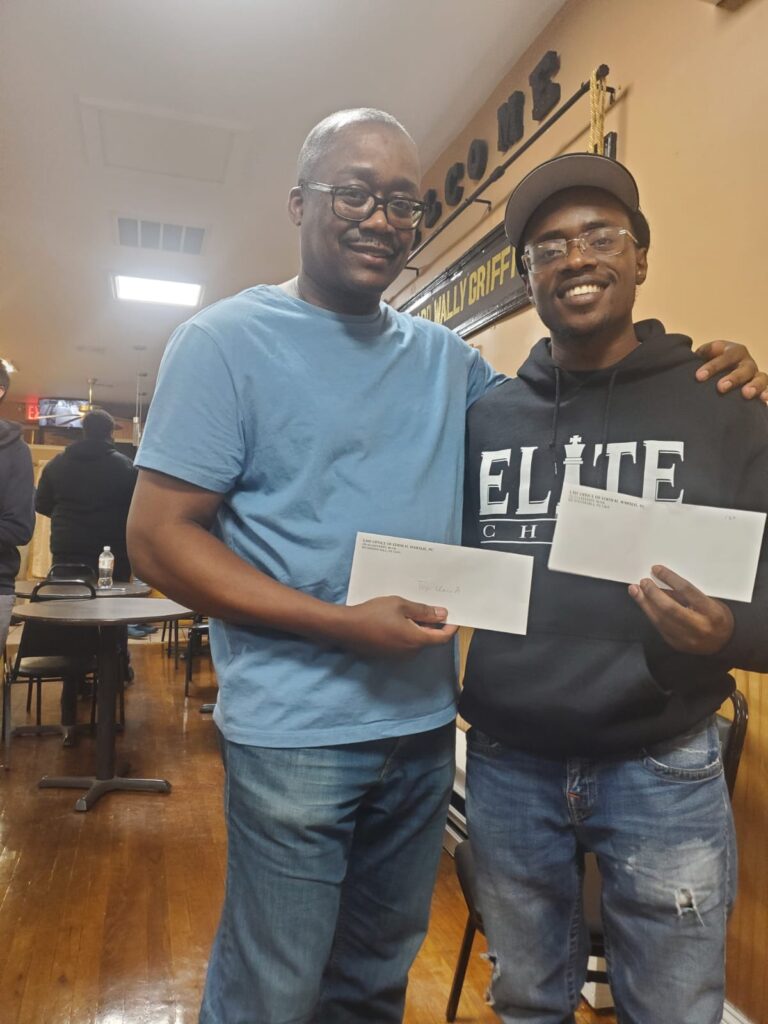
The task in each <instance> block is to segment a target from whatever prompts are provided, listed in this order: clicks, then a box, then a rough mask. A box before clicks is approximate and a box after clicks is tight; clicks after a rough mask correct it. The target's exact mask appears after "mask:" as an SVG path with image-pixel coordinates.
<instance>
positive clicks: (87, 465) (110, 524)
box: [35, 409, 146, 747]
mask: <svg viewBox="0 0 768 1024" xmlns="http://www.w3.org/2000/svg"><path fill="white" fill-rule="evenodd" d="M114 428H115V421H114V420H113V419H112V417H111V416H110V415H109V413H108V412H105V411H104V410H103V409H94V410H93V411H92V412H89V413H88V414H87V415H86V416H85V417H84V418H83V433H84V435H85V437H84V439H83V440H82V441H76V442H75V443H74V444H71V445H70V446H69V447H68V448H67V449H66V450H65V451H63V452H62V453H61V455H57V456H56V457H55V458H54V459H52V460H51V461H50V462H49V463H48V464H47V465H46V466H45V467H44V468H43V472H42V474H41V476H40V482H39V484H38V488H37V497H36V500H35V507H36V509H37V511H38V512H40V513H41V515H44V516H50V518H51V554H52V556H53V561H54V564H56V563H78V564H82V565H87V566H88V567H89V568H90V569H91V570H92V571H93V573H94V574H95V575H97V576H98V568H99V555H100V554H101V551H102V549H103V548H104V547H105V546H107V545H108V546H109V547H110V548H111V550H112V554H113V555H114V556H115V567H114V572H113V578H114V579H115V580H130V578H131V564H130V562H129V560H128V552H127V549H126V541H125V526H126V521H127V519H128V509H129V508H130V504H131V498H132V497H133V488H134V486H135V484H136V470H135V469H134V468H133V463H132V462H131V460H130V459H129V458H127V457H126V456H125V455H122V454H121V453H120V452H118V451H117V450H116V448H115V446H114V445H113V443H112V434H113V432H114ZM136 635H137V636H146V631H145V630H141V631H138V632H137V633H136ZM126 654H127V649H126ZM81 686H82V680H80V679H78V678H77V677H70V678H65V679H64V684H63V686H62V691H61V725H62V730H63V734H64V746H67V747H71V746H74V744H75V743H76V740H77V732H76V727H75V723H76V718H77V694H78V689H80V688H81Z"/></svg>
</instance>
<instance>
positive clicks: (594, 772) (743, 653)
mask: <svg viewBox="0 0 768 1024" xmlns="http://www.w3.org/2000/svg"><path fill="white" fill-rule="evenodd" d="M505 224H506V228H507V233H508V235H509V238H510V241H511V242H512V244H513V245H514V246H515V248H516V254H517V259H518V261H519V262H518V265H519V267H520V269H521V273H522V274H523V276H524V278H525V281H526V285H527V288H528V292H529V295H530V296H531V298H532V300H533V302H534V304H535V306H536V309H537V311H538V313H539V315H540V317H541V319H542V320H543V321H544V323H545V325H546V326H547V327H548V328H549V330H550V336H549V338H545V339H543V340H542V341H540V342H539V343H538V344H537V345H536V346H535V347H534V348H533V350H532V352H531V354H530V356H529V358H528V360H527V361H526V363H525V364H524V365H523V367H522V368H521V370H520V372H519V375H518V377H517V378H516V379H514V380H510V381H506V382H504V383H503V384H501V385H500V386H499V387H497V388H495V389H494V390H493V391H491V392H489V393H488V394H487V395H485V396H484V397H483V398H481V399H480V400H479V401H478V402H477V403H476V404H475V405H474V406H473V407H472V409H471V410H470V412H469V417H468V451H467V486H466V493H465V541H466V542H467V543H470V544H474V545H477V546H484V547H490V548H491V549H496V550H499V551H511V552H518V553H524V554H527V555H532V556H533V557H534V559H535V563H534V573H533V584H532V591H531V604H530V616H529V624H528V633H527V635H526V636H511V635H508V634H502V633H493V632H487V631H486V632H483V631H478V632H476V633H475V635H474V637H473V639H472V643H471V647H470V651H469V656H468V662H467V668H466V674H465V680H464V691H463V695H462V698H461V703H460V713H461V714H462V715H463V716H464V717H465V718H466V719H467V720H468V721H469V722H470V723H471V726H472V728H471V730H470V733H469V739H468V750H469V755H468V769H467V771H468V796H467V816H468V822H469V831H470V836H471V839H472V845H473V850H474V854H475V860H476V864H477V869H478V887H479V904H480V910H481V913H482V916H483V921H484V923H485V927H486V930H487V934H488V939H489V949H490V952H491V960H492V961H493V962H494V965H495V969H494V974H493V981H492V993H493V1000H494V1006H495V1009H496V1011H497V1013H498V1014H499V1015H500V1017H501V1019H502V1020H503V1021H504V1022H506V1024H512V1022H518V1021H520V1022H521V1021H526V1022H535V1024H565V1022H573V1020H574V1016H573V1013H574V1009H575V1007H576V1004H577V1002H578V999H579V992H580V990H581V987H582V985H583V982H584V977H585V970H586V961H587V948H588V944H587V936H586V934H585V926H584V924H583V922H582V920H581V881H582V872H583V854H584V852H585V851H592V852H594V853H596V854H597V858H598V863H599V866H600V871H601V874H602V877H603V920H604V927H605V935H606V945H607V949H608V952H609V955H608V965H609V974H610V979H611V986H612V989H613V994H614V999H615V1001H616V1006H617V1012H618V1018H619V1020H620V1021H622V1022H630V1021H631V1022H633V1024H660V1022H662V1021H663V1022H669V1024H719V1022H720V1021H721V1019H722V1012H723V998H724V944H725V927H726V920H727V915H728V911H729V909H730V907H731V904H732V900H733V896H734V891H735V874H736V855H735V847H734V833H733V823H732V818H731V810H730V803H729V800H728V794H727V790H726V786H725V782H724V779H723V771H722V764H721V760H720V750H719V743H718V735H717V729H716V726H715V724H714V714H715V712H716V710H717V708H718V707H719V706H720V704H721V703H722V701H723V700H724V699H725V698H726V697H727V696H728V694H729V693H730V692H731V691H732V689H733V686H734V684H733V680H732V679H731V677H730V676H729V674H728V670H729V669H730V668H732V667H734V666H738V667H741V668H746V669H752V670H755V671H765V670H766V669H767V668H768V639H767V637H768V635H767V634H766V631H765V627H764V623H765V612H766V595H767V593H768V564H766V563H767V558H766V550H765V545H764V546H763V551H762V553H761V559H760V564H759V568H758V575H757V583H756V588H755V593H754V597H753V601H752V603H751V604H740V603H738V602H725V601H720V600H715V599H713V598H711V597H707V596H706V595H705V594H703V593H702V592H701V591H699V590H697V589H696V588H695V587H694V586H693V585H692V584H691V583H690V582H688V581H687V580H685V579H683V578H681V577H680V576H678V575H677V574H676V573H675V572H674V571H673V570H674V566H668V567H662V566H650V565H649V566H648V574H649V576H648V578H647V579H643V580H640V581H638V583H637V584H633V585H631V586H630V587H629V588H627V587H626V586H625V585H624V584H620V583H614V582H608V581H606V580H601V579H594V578H589V577H585V576H575V575H571V574H565V573H560V572H554V571H550V570H549V569H548V568H547V559H548V556H549V547H550V545H551V543H552V536H553V532H554V529H555V524H556V519H557V507H558V502H559V500H560V494H561V490H562V487H563V484H564V483H575V484H581V485H584V486H589V487H596V488H603V489H605V490H608V491H614V492H621V493H625V494H631V495H635V496H639V497H645V498H650V499H653V500H656V501H669V502H680V501H684V502H686V503H692V504H699V505H711V506H719V507H725V508H740V509H749V510H753V511H765V510H766V509H768V415H767V414H766V410H765V409H764V408H763V407H759V406H756V405H750V404H747V403H744V402H742V401H741V400H739V399H738V398H737V397H732V398H730V399H728V400H724V401H717V400H716V399H715V391H714V384H713V383H712V382H710V383H708V384H705V385H704V386H701V385H697V384H695V383H693V384H692V386H691V383H690V382H691V380H692V374H691V369H692V367H693V366H694V364H695V356H694V355H693V354H692V352H691V347H690V346H691V343H690V340H689V339H688V338H685V337H682V336H678V335H670V334H667V333H666V331H665V330H664V327H663V326H662V324H660V323H659V322H658V321H656V320H647V321H643V322H640V323H634V322H633V319H632V308H633V304H634V299H635V290H636V288H637V286H638V285H640V284H642V283H643V281H644V280H645V276H646V272H647V253H648V247H649V244H650V229H649V227H648V223H647V221H646V220H645V217H644V216H643V214H642V213H641V212H640V209H639V198H638V193H637V186H636V184H635V181H634V179H633V177H632V176H631V174H630V173H629V171H627V170H626V168H624V167H622V166H621V165H620V164H618V163H617V162H616V161H614V160H608V159H607V158H605V157H599V156H594V155H590V154H568V155H566V156H563V157H558V158H555V159H554V160H551V161H548V162H547V163H546V164H543V165H541V166H540V167H538V168H536V169H535V170H534V171H532V172H531V173H530V174H529V175H528V176H527V177H526V178H525V179H523V181H522V182H521V183H520V184H519V185H518V187H517V189H516V190H515V191H514V192H513V194H512V196H511V198H510V200H509V205H508V207H507V213H506V220H505ZM627 543H628V544H631V543H632V538H631V537H628V538H627ZM708 557H711V555H710V553H708V552H707V551H703V552H702V558H703V559H706V558H708ZM651 572H653V575H654V576H655V577H656V578H657V579H658V580H659V581H661V582H662V583H663V584H666V585H667V586H668V587H670V588H671V589H670V590H662V589H660V588H659V587H658V586H657V584H656V583H655V582H654V581H653V580H652V579H651V578H650V576H651Z"/></svg>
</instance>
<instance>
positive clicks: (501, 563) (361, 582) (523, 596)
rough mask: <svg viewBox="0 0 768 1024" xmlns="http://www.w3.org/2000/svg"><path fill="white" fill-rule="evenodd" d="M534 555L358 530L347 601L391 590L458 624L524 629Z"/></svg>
mask: <svg viewBox="0 0 768 1024" xmlns="http://www.w3.org/2000/svg"><path fill="white" fill-rule="evenodd" d="M532 572H533V559H532V558H531V557H530V556H529V555H516V554H508V553H507V552H505V551H478V550H477V549H475V548H461V547H457V546H456V545H453V544H435V543H432V542H431V541H422V540H404V539H403V538H401V537H387V536H385V535H383V534H378V533H358V535H357V540H356V542H355V554H354V557H353V559H352V572H351V574H350V578H349V592H348V594H347V604H361V603H362V602H363V601H368V600H370V599H371V598H374V597H388V596H392V595H395V596H397V597H404V598H406V599H407V600H409V601H420V602H422V603H424V604H429V605H433V606H434V605H437V606H438V607H441V608H447V609H448V620H447V621H448V622H449V623H450V624H451V625H457V626H474V627H475V628H477V629H493V630H497V631H498V632H500V633H525V632H526V630H527V628H528V602H529V600H530V595H531V576H532Z"/></svg>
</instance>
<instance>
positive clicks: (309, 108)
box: [0, 0, 564, 404]
mask: <svg viewBox="0 0 768 1024" xmlns="http://www.w3.org/2000/svg"><path fill="white" fill-rule="evenodd" d="M563 2H564V0H474V2H473V0H386V2H373V0H2V2H0V96H2V104H1V105H0V106H1V111H0V118H1V120H0V205H2V211H3V212H2V227H1V230H2V235H1V236H0V267H1V268H2V274H1V275H0V355H2V356H4V357H5V358H10V359H12V360H13V362H14V363H16V365H17V366H18V368H19V372H18V375H17V377H16V378H15V381H14V392H15V395H16V396H18V397H20V396H22V395H38V396H39V395H62V396H69V397H84V396H85V395H86V394H87V385H86V379H87V378H88V377H96V378H97V380H98V382H99V383H97V385H96V389H95V396H94V397H95V399H96V401H99V400H100V401H102V402H104V403H107V404H109V403H112V402H132V401H133V400H134V397H135V393H136V380H137V373H138V372H142V373H146V374H147V377H146V378H142V379H143V380H144V381H145V384H143V385H142V386H143V387H144V386H146V390H147V391H148V392H149V393H150V394H151V389H152V384H153V382H154V378H155V374H156V371H157V366H158V363H159V361H160V356H161V354H162V350H163V347H164V345H165V342H166V340H167V338H168V335H169V333H170V332H171V330H172V329H173V328H174V327H175V326H176V324H178V323H180V322H181V321H182V320H183V319H185V318H186V316H188V315H189V311H184V310H181V309H178V308H173V307H166V306H150V305H144V304H138V303H124V302H118V301H117V300H116V299H115V298H113V296H112V291H111V281H110V274H111V273H113V272H122V273H128V274H136V275H138V276H146V277H162V278H170V279H179V280H192V281H199V282H202V283H203V285H204V288H205V291H204V298H203V302H204V303H206V304H207V303H209V302H213V301H215V300H216V299H219V298H221V297H222V296H224V295H228V294H231V293H232V292H235V291H237V290H239V289H241V288H244V287H246V286H248V285H250V284H253V283H256V282H277V281H281V280H284V279H285V278H287V277H290V276H291V275H292V274H293V273H294V272H295V269H296V258H297V239H296V235H295V231H294V229H293V228H292V227H291V225H290V224H289V222H288V219H287V216H286V213H285V202H286V197H287V192H288V189H289V187H290V186H291V184H292V183H293V180H294V166H295V158H296V155H297V153H298V150H299V147H300V145H301V142H302V141H303V139H304V136H305V135H306V133H307V131H308V130H309V129H310V128H311V127H312V125H313V124H314V123H315V122H316V121H318V120H319V119H320V118H321V117H323V116H325V115H326V114H328V113H330V112H331V111H333V110H336V109H340V108H343V107H350V106H375V107H380V108H383V109H385V110H388V111H390V112H391V113H393V114H394V115H395V116H396V117H399V118H400V119H401V120H402V121H403V122H404V123H405V124H406V125H407V127H408V128H409V129H410V131H411V132H412V134H413V136H414V138H415V139H416V142H417V143H418V145H419V147H420V150H421V153H422V158H423V162H424V165H425V166H429V164H430V163H431V162H432V161H433V160H434V159H435V158H436V157H437V156H438V155H439V153H440V152H441V151H442V150H443V149H444V148H445V146H446V145H447V144H448V143H449V142H450V141H451V139H452V138H453V137H454V135H455V134H456V133H457V131H459V130H460V129H461V128H462V127H463V126H464V125H465V124H466V123H467V122H468V121H469V119H470V118H471V117H472V115H473V113H474V112H475V111H476V110H477V108H478V107H479V106H480V105H481V104H482V102H483V101H484V100H485V99H486V98H487V96H488V95H489V93H490V92H491V91H492V90H493V88H494V87H495V86H496V85H497V83H498V82H499V80H500V79H501V78H502V76H503V75H504V74H505V72H506V71H507V70H508V69H509V68H510V67H511V66H512V65H513V64H514V63H515V61H516V60H517V59H518V57H519V56H520V55H521V53H522V52H523V51H524V50H525V49H526V48H527V46H528V45H530V43H531V42H532V40H533V39H534V38H535V37H536V36H537V35H538V34H539V32H541V30H542V29H543V28H544V27H545V26H546V24H547V23H548V22H549V21H550V20H551V18H552V17H553V15H554V14H555V12H556V11H557V10H558V9H559V8H560V7H561V6H562V5H563ZM118 216H124V217H132V218H137V219H139V220H142V219H143V220H149V221H159V222H162V223H167V224H176V225H182V226H193V227H201V228H204V229H205V240H204V244H203V248H202V251H201V253H200V254H199V255H197V256H191V255H183V254H181V253H178V252H176V253H174V252H163V251H158V250H154V251H152V250H146V249H140V248H127V247H125V246H121V245H119V244H118V235H117V217H118ZM106 385H111V387H109V388H108V387H107V386H106Z"/></svg>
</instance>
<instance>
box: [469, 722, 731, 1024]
mask: <svg viewBox="0 0 768 1024" xmlns="http://www.w3.org/2000/svg"><path fill="white" fill-rule="evenodd" d="M467 818H468V822H469V833H470V838H471V840H472V848H473V852H474V859H475V864H476V867H477V883H478V900H479V903H480V911H481V913H482V916H483V921H484V924H485V930H486V934H487V936H488V947H489V950H490V953H491V959H492V961H493V962H494V974H493V980H492V983H491V1002H492V1004H493V1006H494V1009H495V1011H496V1013H497V1014H498V1015H499V1017H500V1019H501V1020H502V1021H503V1022H504V1024H518V1022H522V1021H525V1022H526V1024H572V1022H573V1021H574V1009H575V1007H576V1006H577V1005H578V1002H579V993H580V991H581V988H582V986H583V984H584V980H585V972H586V964H587V955H588V935H587V933H586V928H585V925H584V923H583V920H582V912H581V886H582V873H583V853H584V851H592V852H594V853H595V854H596V855H597V858H598V863H599V866H600V872H601V875H602V880H603V891H602V915H603V924H604V931H605V945H606V960H607V963H608V973H609V977H610V982H611V989H612V992H613V997H614V1000H615V1003H616V1012H617V1017H618V1021H619V1024H662V1022H663V1024H720V1021H721V1020H722V1012H723V999H724V987H725V931H726V922H727V917H728V913H729V911H730V909H731V906H732V903H733V898H734V895H735V887H736V851H735V842H734V831H733V820H732V816H731V806H730V801H729V799H728V793H727V789H726V786H725V781H724V778H723V774H722V765H721V761H720V747H719V743H718V737H717V728H716V726H715V724H714V721H712V722H707V723H704V724H701V725H699V726H698V727H697V728H696V729H694V730H692V731H691V732H690V733H687V734H685V735H684V736H679V737H677V738H676V740H674V741H668V742H666V743H664V744H658V745H656V746H654V747H652V748H648V749H647V750H645V751H642V752H641V753H640V754H639V755H638V756H637V757H634V758H631V759H621V760H618V759H617V760H609V759H605V760H600V761H591V760H586V759H584V758H570V759H567V760H564V759H550V758H546V757H540V756H537V755H534V754H528V753H523V752H522V751H518V750H513V749H511V748H509V747H506V746H504V745H503V744H502V743H499V742H497V741H496V740H494V739H492V738H491V737H489V736H487V735H485V734H484V733H482V732H480V731H479V730H477V729H472V730H471V731H470V733H469V738H468V759H467Z"/></svg>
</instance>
